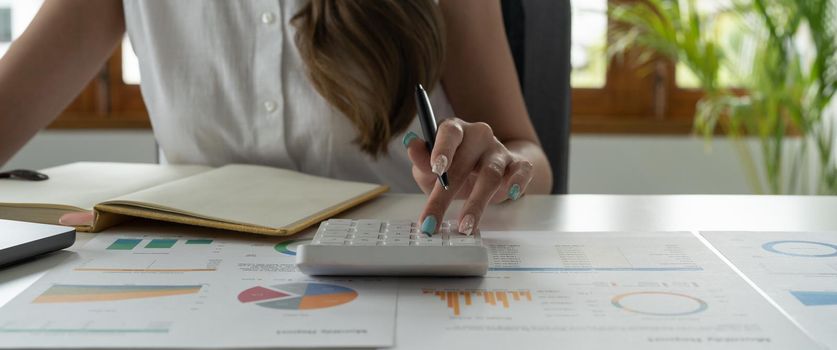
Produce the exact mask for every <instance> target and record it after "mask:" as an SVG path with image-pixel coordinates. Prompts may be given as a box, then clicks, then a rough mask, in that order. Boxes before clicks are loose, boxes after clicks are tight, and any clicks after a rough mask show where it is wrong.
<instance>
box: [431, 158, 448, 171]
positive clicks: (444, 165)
mask: <svg viewBox="0 0 837 350" xmlns="http://www.w3.org/2000/svg"><path fill="white" fill-rule="evenodd" d="M430 170H432V171H433V173H434V174H436V175H442V174H444V173H445V170H448V157H447V156H445V155H444V154H440V155H439V156H438V157H436V160H434V161H433V164H431V165H430Z"/></svg>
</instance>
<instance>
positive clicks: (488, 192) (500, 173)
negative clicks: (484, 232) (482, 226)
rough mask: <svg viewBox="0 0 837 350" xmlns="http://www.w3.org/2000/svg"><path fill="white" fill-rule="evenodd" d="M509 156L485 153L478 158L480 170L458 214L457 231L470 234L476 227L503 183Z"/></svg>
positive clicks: (499, 153) (500, 153)
mask: <svg viewBox="0 0 837 350" xmlns="http://www.w3.org/2000/svg"><path fill="white" fill-rule="evenodd" d="M508 164H509V157H508V155H507V153H504V152H489V153H486V154H485V155H484V156H483V158H482V159H481V160H480V170H479V175H478V177H477V180H476V182H475V183H474V189H473V190H471V196H470V197H468V200H467V201H465V205H464V206H463V207H462V213H461V214H460V215H459V232H461V233H464V234H466V235H470V234H471V233H473V232H474V230H475V229H476V228H477V223H479V222H480V219H481V218H482V213H483V211H484V210H485V207H486V206H488V203H489V202H490V201H491V198H492V197H493V196H494V193H495V192H497V190H498V189H499V188H500V186H502V185H503V180H504V179H505V175H506V168H507V166H508Z"/></svg>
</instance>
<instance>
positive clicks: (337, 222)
mask: <svg viewBox="0 0 837 350" xmlns="http://www.w3.org/2000/svg"><path fill="white" fill-rule="evenodd" d="M326 224H328V225H351V224H352V219H331V220H328V221H326Z"/></svg>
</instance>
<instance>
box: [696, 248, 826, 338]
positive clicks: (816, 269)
mask: <svg viewBox="0 0 837 350" xmlns="http://www.w3.org/2000/svg"><path fill="white" fill-rule="evenodd" d="M701 235H703V236H704V237H705V238H706V239H707V240H708V241H709V242H710V243H711V244H712V246H714V247H715V248H717V249H718V250H719V251H720V252H721V253H722V254H724V256H726V257H727V259H729V260H730V261H731V262H732V264H733V265H735V266H736V267H737V268H738V269H740V270H741V272H743V273H744V275H745V276H747V277H748V278H750V280H751V281H753V283H755V284H756V285H757V286H758V287H759V288H761V289H762V290H764V292H765V293H767V295H768V296H770V298H771V299H773V300H774V301H776V303H778V304H779V306H780V307H781V308H782V309H784V310H785V311H786V312H787V313H788V314H789V315H790V317H792V318H793V319H794V320H796V321H797V322H799V324H800V325H802V328H804V329H805V330H807V331H808V332H810V334H811V336H812V337H813V338H814V339H815V340H817V341H819V342H821V343H822V344H823V345H826V346H828V347H829V348H830V349H837V232H701Z"/></svg>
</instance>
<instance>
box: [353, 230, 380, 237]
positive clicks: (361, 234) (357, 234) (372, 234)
mask: <svg viewBox="0 0 837 350" xmlns="http://www.w3.org/2000/svg"><path fill="white" fill-rule="evenodd" d="M358 238H370V239H378V232H368V231H363V232H355V239H358Z"/></svg>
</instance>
